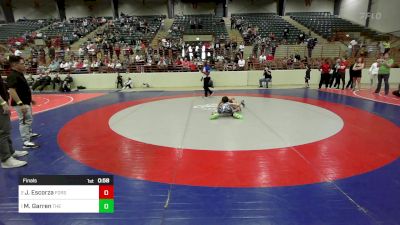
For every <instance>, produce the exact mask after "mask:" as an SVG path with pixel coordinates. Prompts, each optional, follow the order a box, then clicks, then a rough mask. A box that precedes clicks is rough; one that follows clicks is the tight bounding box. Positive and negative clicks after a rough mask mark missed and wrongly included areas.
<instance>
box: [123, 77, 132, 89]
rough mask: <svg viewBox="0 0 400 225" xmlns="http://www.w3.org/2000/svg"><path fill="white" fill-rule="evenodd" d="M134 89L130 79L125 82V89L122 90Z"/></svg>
mask: <svg viewBox="0 0 400 225" xmlns="http://www.w3.org/2000/svg"><path fill="white" fill-rule="evenodd" d="M127 88H129V89H132V79H131V78H130V77H128V80H127V81H126V82H125V84H124V87H123V88H122V89H127Z"/></svg>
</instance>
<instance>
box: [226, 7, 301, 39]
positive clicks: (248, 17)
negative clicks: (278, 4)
mask: <svg viewBox="0 0 400 225" xmlns="http://www.w3.org/2000/svg"><path fill="white" fill-rule="evenodd" d="M232 17H233V18H234V19H235V20H239V19H240V20H241V24H242V26H243V25H244V26H248V27H252V26H255V27H257V28H258V33H259V35H260V36H261V38H264V37H268V35H269V33H274V34H275V37H276V38H277V39H278V40H281V39H282V38H283V29H284V28H285V27H287V28H288V29H289V34H288V38H287V43H289V44H293V43H296V41H297V38H298V35H299V34H300V33H301V31H300V30H299V29H297V28H296V27H294V26H293V25H291V24H290V23H289V22H287V21H285V20H284V19H282V18H281V17H280V16H278V15H276V14H275V13H238V14H232ZM242 35H243V34H242ZM243 38H244V39H245V41H246V43H247V44H249V40H248V38H247V37H245V36H244V37H243Z"/></svg>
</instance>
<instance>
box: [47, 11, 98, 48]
mask: <svg viewBox="0 0 400 225" xmlns="http://www.w3.org/2000/svg"><path fill="white" fill-rule="evenodd" d="M100 25H101V22H100V18H92V17H83V18H72V19H69V20H67V21H63V22H61V21H58V22H54V23H53V24H51V25H50V26H49V27H48V28H46V29H44V30H43V31H42V32H43V35H45V36H47V38H50V39H52V38H56V37H62V38H63V42H64V43H66V44H67V45H70V44H72V43H73V42H75V41H77V40H79V38H80V37H83V36H85V35H87V34H89V33H90V32H92V31H93V30H95V29H97V27H99V26H100Z"/></svg>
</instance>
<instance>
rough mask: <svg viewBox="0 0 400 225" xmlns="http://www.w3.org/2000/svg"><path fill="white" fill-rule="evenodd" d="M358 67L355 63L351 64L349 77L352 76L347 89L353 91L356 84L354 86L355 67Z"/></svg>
mask: <svg viewBox="0 0 400 225" xmlns="http://www.w3.org/2000/svg"><path fill="white" fill-rule="evenodd" d="M355 65H356V63H353V64H351V66H350V68H349V75H350V79H349V81H348V82H347V85H346V89H348V88H351V89H353V87H354V84H353V79H354V72H355V71H354V66H355Z"/></svg>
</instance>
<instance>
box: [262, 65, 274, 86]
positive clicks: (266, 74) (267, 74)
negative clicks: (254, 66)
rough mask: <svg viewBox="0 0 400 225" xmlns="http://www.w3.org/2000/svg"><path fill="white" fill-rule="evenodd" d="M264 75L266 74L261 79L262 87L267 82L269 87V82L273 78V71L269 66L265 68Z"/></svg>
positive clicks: (266, 84)
mask: <svg viewBox="0 0 400 225" xmlns="http://www.w3.org/2000/svg"><path fill="white" fill-rule="evenodd" d="M263 75H264V77H262V78H261V79H260V80H259V82H260V87H263V86H262V83H263V82H265V87H266V88H268V82H271V80H272V73H271V70H270V68H269V67H268V66H267V67H266V68H265V69H264V74H263Z"/></svg>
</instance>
